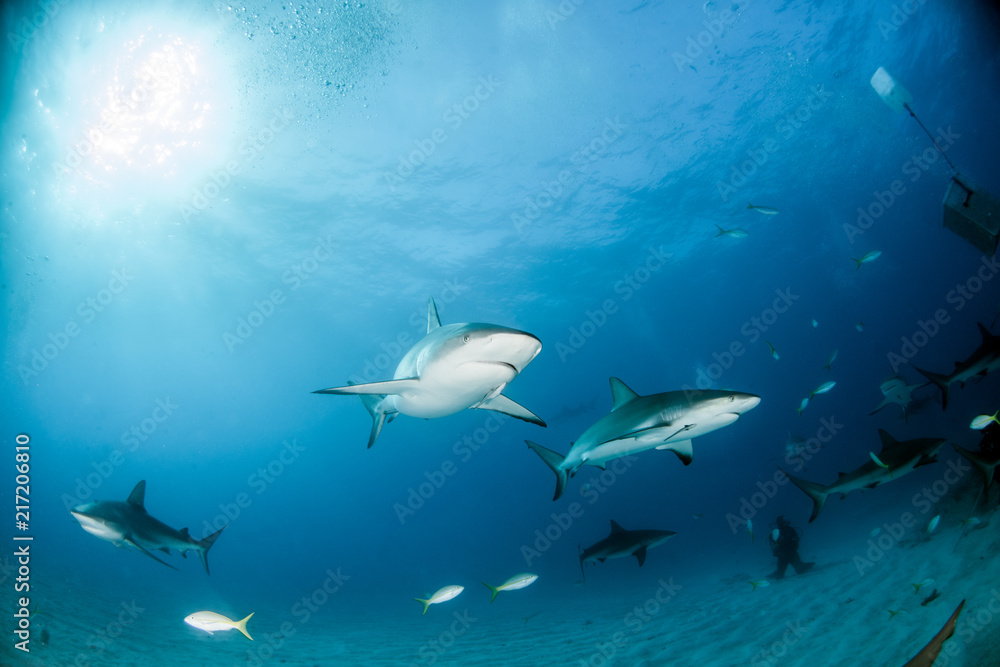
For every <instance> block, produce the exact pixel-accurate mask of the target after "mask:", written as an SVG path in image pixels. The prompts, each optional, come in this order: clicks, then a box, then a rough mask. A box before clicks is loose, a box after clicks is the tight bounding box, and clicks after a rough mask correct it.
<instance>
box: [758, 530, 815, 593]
mask: <svg viewBox="0 0 1000 667" xmlns="http://www.w3.org/2000/svg"><path fill="white" fill-rule="evenodd" d="M776 523H777V524H778V528H777V529H776V530H774V531H772V532H771V537H770V543H771V553H773V554H774V555H775V557H776V558H777V559H778V567H777V569H776V570H775V571H774V572H772V573H771V574H770V575H768V576H770V577H771V578H773V579H783V578H784V576H785V570H786V569H788V566H789V565H791V566H792V567H794V568H795V572H796V573H797V574H802V573H804V572H808V571H809V570H811V569H812V567H813V565H815V563H803V562H802V559H801V558H799V533H798V531H796V530H795V529H794V528H792V524H791V523H789V522H788V519H786V518H785V517H783V516H779V517H778V519H777V521H776ZM775 534H777V539H775Z"/></svg>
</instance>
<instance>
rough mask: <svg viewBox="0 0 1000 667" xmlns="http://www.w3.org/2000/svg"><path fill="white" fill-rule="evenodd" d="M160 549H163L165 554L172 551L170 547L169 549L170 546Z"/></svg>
mask: <svg viewBox="0 0 1000 667" xmlns="http://www.w3.org/2000/svg"><path fill="white" fill-rule="evenodd" d="M160 551H162V552H163V553H165V554H168V553H170V549H169V548H167V547H160Z"/></svg>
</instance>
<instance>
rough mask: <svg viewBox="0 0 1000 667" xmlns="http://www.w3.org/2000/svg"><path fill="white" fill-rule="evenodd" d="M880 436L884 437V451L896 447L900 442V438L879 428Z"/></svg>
mask: <svg viewBox="0 0 1000 667" xmlns="http://www.w3.org/2000/svg"><path fill="white" fill-rule="evenodd" d="M878 437H880V438H882V451H883V452H884V451H886V450H889V449H892V448H893V447H895V446H896V445H898V444H899V440H896V439H895V438H894V437H892V436H891V435H889V434H888V433H886V432H885V431H883V430H882V429H879V430H878Z"/></svg>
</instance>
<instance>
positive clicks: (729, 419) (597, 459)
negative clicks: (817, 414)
mask: <svg viewBox="0 0 1000 667" xmlns="http://www.w3.org/2000/svg"><path fill="white" fill-rule="evenodd" d="M610 382H611V395H612V398H613V399H614V405H613V407H612V408H611V412H609V413H608V414H607V415H605V416H604V417H602V418H601V419H599V420H598V421H597V422H596V423H594V424H593V425H592V426H591V427H590V428H588V429H587V430H586V431H584V432H583V435H581V436H580V437H579V438H578V439H577V441H576V442H575V443H573V446H572V447H570V449H569V453H568V454H566V456H565V457H563V456H562V455H561V454H558V453H557V452H554V451H552V450H551V449H546V448H545V447H542V446H541V445H539V444H538V443H535V442H532V441H530V440H526V441H525V442H527V443H528V447H530V448H531V449H532V451H534V452H535V453H536V454H538V456H539V457H541V459H542V460H543V461H544V462H545V463H546V465H548V466H549V468H551V469H552V472H554V473H555V475H556V493H555V496H554V497H553V500H558V499H559V497H560V496H561V495H562V494H563V491H565V489H566V483H567V481H568V480H569V478H570V477H572V476H573V475H575V474H576V471H577V470H578V469H579V468H580V466H582V465H592V466H597V467H599V468H603V467H604V464H605V463H606V462H607V461H610V460H611V459H616V458H620V457H622V456H628V455H629V454H636V453H638V452H642V451H645V450H647V449H664V450H670V451H672V452H674V453H675V454H676V455H677V456H678V458H680V460H681V461H683V463H684V465H688V464H689V463H691V459H692V455H693V454H692V448H691V439H692V438H695V437H697V436H700V435H704V434H706V433H710V432H712V431H714V430H716V429H719V428H722V427H723V426H728V425H729V424H732V423H733V422H735V421H736V420H737V419H739V417H740V415H742V414H743V413H745V412H748V411H750V410H752V409H754V408H755V407H757V404H758V403H760V396H754V395H753V394H744V393H741V392H737V391H720V390H706V391H692V392H688V391H668V392H664V393H662V394H651V395H649V396H640V395H639V394H637V393H635V392H634V391H632V390H631V389H629V388H628V387H627V386H626V385H625V383H624V382H622V381H621V380H619V379H618V378H616V377H613V378H611V379H610Z"/></svg>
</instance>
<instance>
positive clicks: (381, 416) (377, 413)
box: [347, 381, 396, 449]
mask: <svg viewBox="0 0 1000 667" xmlns="http://www.w3.org/2000/svg"><path fill="white" fill-rule="evenodd" d="M347 384H348V385H350V386H353V385H354V384H355V383H354V382H350V381H348V383H347ZM358 397H359V398H360V399H361V402H362V403H364V404H365V409H366V410H368V414H370V415H371V416H372V432H371V434H369V436H368V448H369V449H371V446H372V445H374V444H375V439H376V438H378V435H379V433H381V432H382V427H383V426H385V424H386V421H387V420H386V415H387V414H388V413H387V412H386V410H385V407H384V405H383V402H382V401H383V399H385V394H358ZM395 416H396V413H392V414H391V415H389V419H388V421H392V419H393V417H395Z"/></svg>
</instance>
